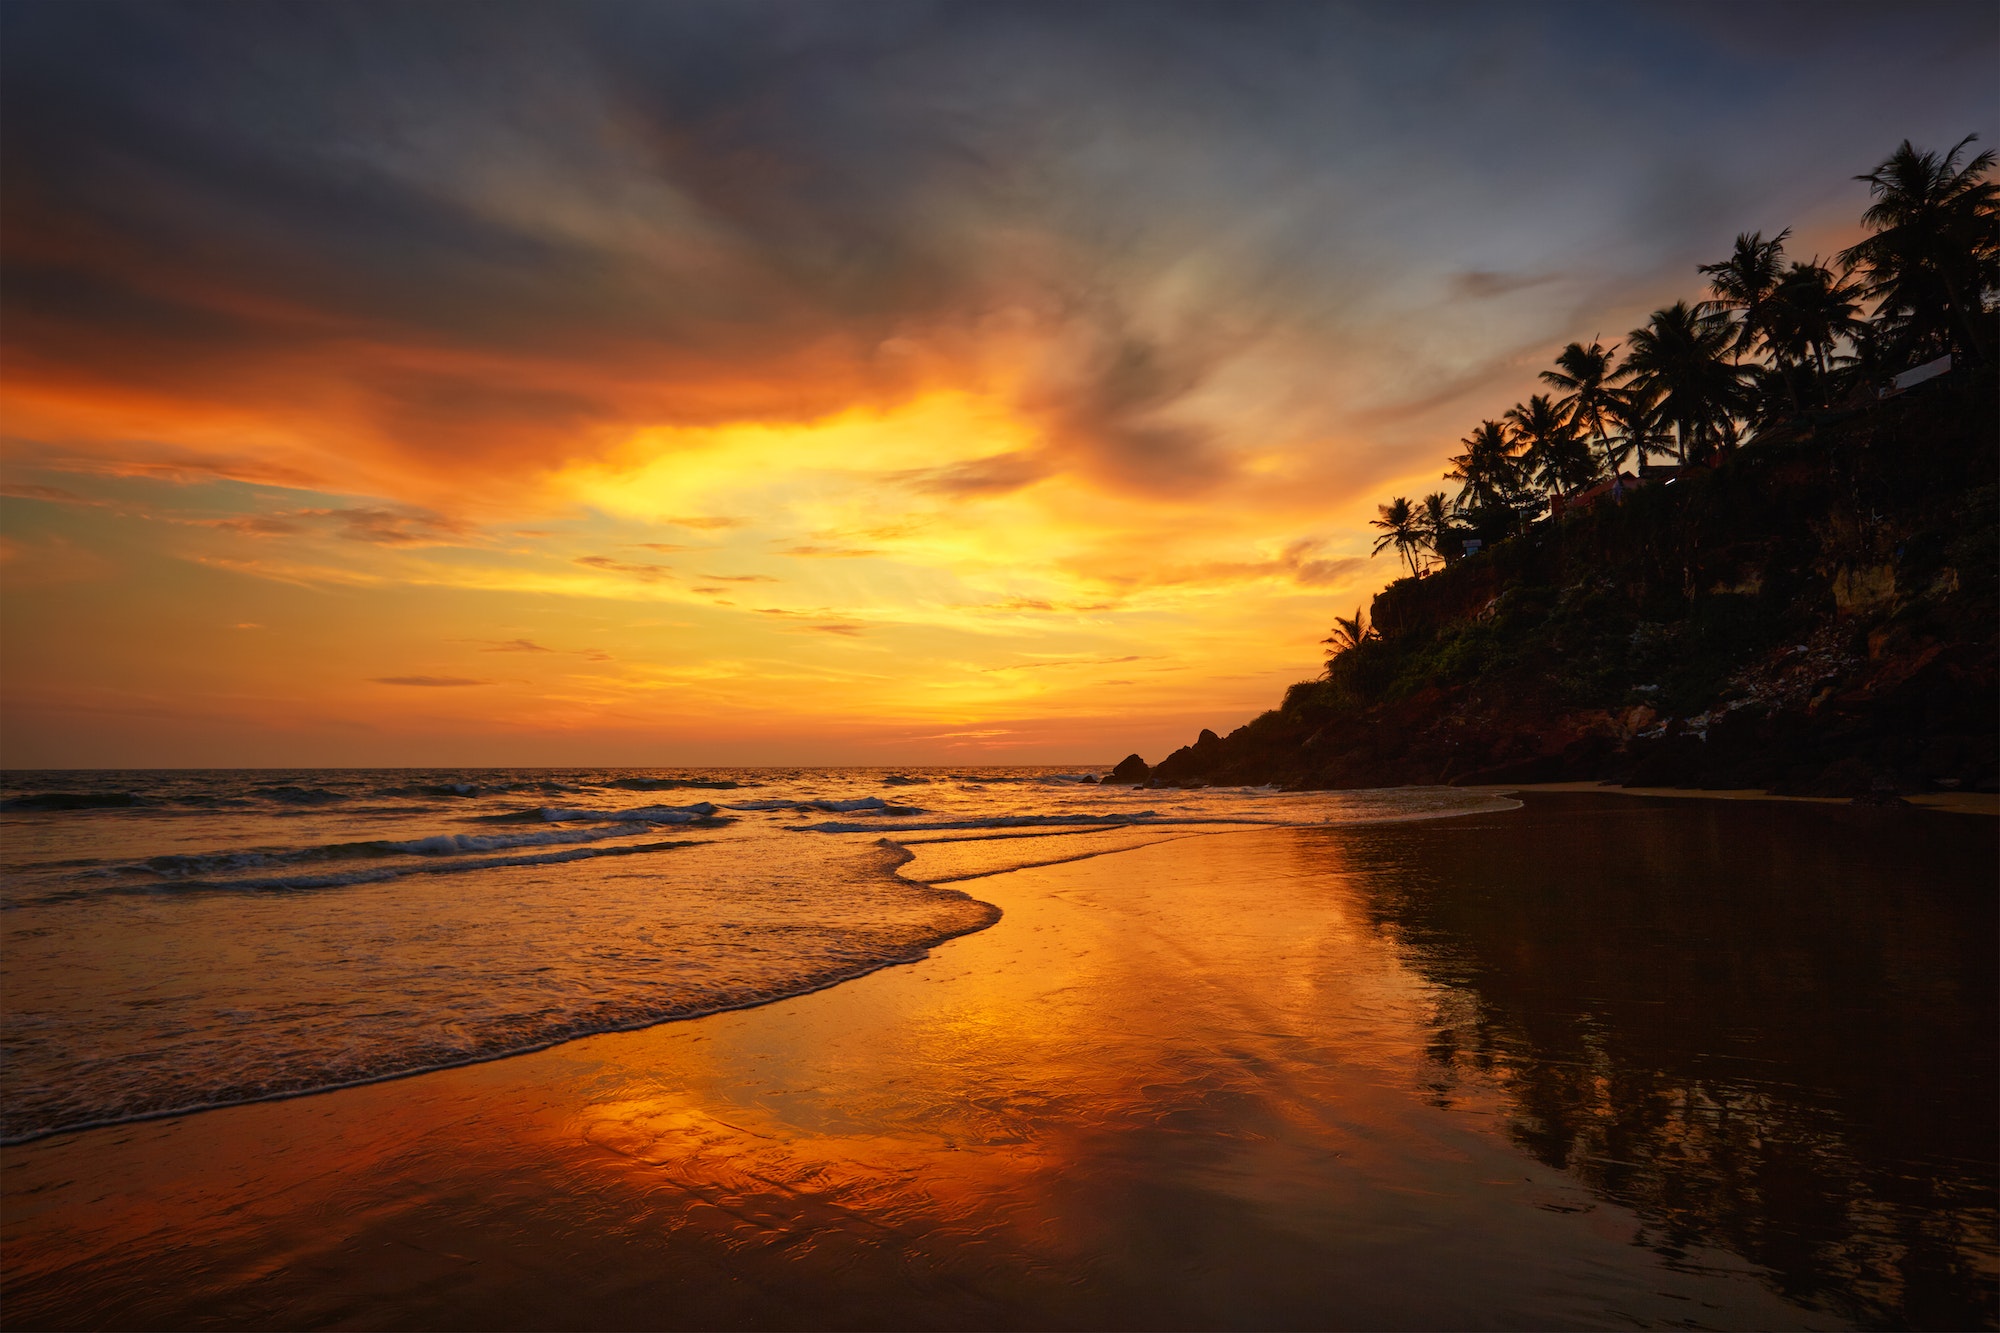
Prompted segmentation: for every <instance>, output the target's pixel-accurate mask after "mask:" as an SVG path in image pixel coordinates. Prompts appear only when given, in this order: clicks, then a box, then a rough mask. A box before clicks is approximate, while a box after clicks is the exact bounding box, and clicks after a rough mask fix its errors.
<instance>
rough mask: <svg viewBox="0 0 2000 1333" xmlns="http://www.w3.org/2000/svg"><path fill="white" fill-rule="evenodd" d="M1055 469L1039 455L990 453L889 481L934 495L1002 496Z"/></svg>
mask: <svg viewBox="0 0 2000 1333" xmlns="http://www.w3.org/2000/svg"><path fill="white" fill-rule="evenodd" d="M1054 470H1055V469H1054V467H1053V466H1052V465H1051V464H1050V462H1049V461H1048V460H1046V459H1044V458H1042V457H1040V456H1038V455H1035V454H1030V453H1018V452H1017V453H1005V454H989V455H988V456H987V457H985V458H974V459H970V460H968V461H967V462H963V463H954V464H951V465H949V466H947V467H938V468H919V469H915V470H912V471H906V472H897V473H892V474H891V475H890V476H889V477H888V480H890V481H899V482H902V483H903V484H904V485H906V486H909V487H911V488H912V489H914V490H919V491H924V492H927V493H929V494H932V495H952V496H966V495H1002V494H1005V493H1007V492H1009V491H1018V490H1020V489H1021V488H1022V487H1024V486H1032V485H1033V484H1034V483H1036V482H1038V481H1040V480H1041V479H1042V478H1044V477H1046V476H1048V475H1049V474H1050V473H1051V472H1053V471H1054Z"/></svg>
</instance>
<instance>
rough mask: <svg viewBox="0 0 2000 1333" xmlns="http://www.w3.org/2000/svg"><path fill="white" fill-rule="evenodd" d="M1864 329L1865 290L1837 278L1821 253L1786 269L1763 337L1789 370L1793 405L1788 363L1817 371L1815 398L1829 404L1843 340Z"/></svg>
mask: <svg viewBox="0 0 2000 1333" xmlns="http://www.w3.org/2000/svg"><path fill="white" fill-rule="evenodd" d="M1861 328H1862V320H1861V292H1860V290H1859V289H1858V288H1857V287H1856V286H1855V285H1854V284H1853V283H1849V282H1844V281H1842V280H1841V279H1840V278H1838V277H1836V276H1835V275H1834V274H1833V272H1832V270H1830V269H1828V268H1827V267H1826V266H1825V265H1823V264H1821V263H1820V262H1819V260H1818V259H1817V258H1815V259H1814V260H1813V261H1812V262H1811V263H1810V264H1799V263H1794V264H1793V265H1792V266H1791V268H1790V269H1789V270H1787V271H1786V273H1785V275H1784V277H1783V278H1782V279H1780V280H1779V282H1778V288H1777V290H1776V291H1775V292H1774V293H1773V294H1772V296H1771V301H1770V308H1769V313H1768V316H1767V319H1766V327H1765V331H1764V342H1765V345H1766V346H1767V347H1768V348H1769V349H1770V351H1771V359H1772V361H1773V362H1774V363H1776V364H1777V366H1778V368H1779V369H1780V370H1782V371H1784V372H1785V376H1786V383H1787V386H1788V387H1789V388H1791V391H1792V396H1793V406H1794V407H1796V406H1798V402H1797V397H1798V395H1797V388H1796V384H1795V382H1794V377H1793V376H1792V375H1791V373H1790V368H1791V367H1792V366H1795V365H1799V364H1801V363H1808V364H1810V365H1811V366H1812V367H1813V368H1814V369H1815V370H1816V372H1817V373H1816V374H1815V375H1814V377H1813V382H1814V385H1815V387H1816V392H1815V394H1814V397H1815V398H1816V399H1817V401H1819V402H1820V403H1825V402H1826V401H1827V397H1828V394H1827V386H1828V383H1829V380H1830V377H1831V375H1832V369H1833V360H1834V357H1835V356H1836V355H1837V354H1838V351H1839V347H1840V344H1841V342H1842V341H1843V340H1849V341H1851V340H1853V339H1854V338H1856V337H1858V336H1860V331H1861Z"/></svg>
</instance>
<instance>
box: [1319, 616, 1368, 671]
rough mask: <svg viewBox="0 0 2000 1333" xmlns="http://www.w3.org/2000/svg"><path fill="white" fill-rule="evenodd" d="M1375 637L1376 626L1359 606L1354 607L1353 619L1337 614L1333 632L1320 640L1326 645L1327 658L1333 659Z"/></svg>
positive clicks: (1334, 619)
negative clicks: (1370, 623)
mask: <svg viewBox="0 0 2000 1333" xmlns="http://www.w3.org/2000/svg"><path fill="white" fill-rule="evenodd" d="M1374 637H1375V630H1374V627H1373V626H1371V625H1369V623H1368V617H1367V616H1366V614H1365V613H1363V611H1362V610H1361V608H1360V607H1358V606H1357V607H1355V608H1354V616H1353V618H1352V619H1349V618H1348V617H1346V616H1335V617H1334V618H1333V633H1331V634H1329V635H1327V636H1326V637H1325V638H1324V639H1321V640H1320V642H1321V643H1322V644H1324V645H1325V647H1326V655H1327V658H1328V660H1329V661H1331V660H1332V659H1333V658H1336V657H1338V656H1340V655H1341V654H1342V653H1344V652H1348V651H1349V650H1351V649H1354V648H1359V647H1360V646H1361V645H1362V644H1364V643H1366V642H1367V641H1368V640H1370V639H1372V638H1374Z"/></svg>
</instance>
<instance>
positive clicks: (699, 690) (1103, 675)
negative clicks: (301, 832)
mask: <svg viewBox="0 0 2000 1333" xmlns="http://www.w3.org/2000/svg"><path fill="white" fill-rule="evenodd" d="M1996 57H2000V11H1996V10H1995V9H1994V8H1993V6H1992V5H1991V4H1990V3H1988V2H1987V0H1978V2H1977V3H1971V4H1899V5H1896V6H1887V5H1875V4H1868V5H1855V6H1841V5H1831V4H1803V3H1799V4H1789V3H1777V2H1775V0H1772V2H1769V3H1762V4H1757V3H1750V4H1729V5H1714V6H1707V5H1691V4H1682V5H1646V4H1636V3H1635V4H1547V5H1537V4H1531V3H1514V4H1506V5H1499V4H1464V5H1455V4H1453V5H1447V4H1429V5H1427V4H1409V3H1395V4H1391V3H1370V4H1311V3H1282V4H1263V3H1255V2H1254V0H1232V3H1227V4H1214V5H1181V4H1171V3H1165V2H1164V0H1153V2H1151V3H1145V4H1117V3H1110V2H1108V0H1107V2H1105V3H1092V4H1085V5H1077V4H1048V5H1042V4H1032V3H997V2H989V3H903V2H902V0H865V2H864V0H809V2H806V3H762V2H759V0H728V2H727V3H715V4H708V3H604V4H593V3H578V2H573V0H572V2H567V3H562V4H556V3H541V4H522V5H515V4H507V3H501V2H499V0H481V2H480V3H465V4H460V3H436V2H433V0H419V2H416V3H393V4H376V3H369V2H367V0H339V2H338V3H326V2H324V0H321V2H315V0H296V2H295V3H287V4H282V5H271V4H263V3H248V4H239V3H200V2H197V3H185V4H174V3H168V2H167V0H146V3H141V4H132V5H107V4H97V3H91V2H90V0H37V2H35V3H21V2H19V0H14V2H11V3H5V4H0V492H3V493H4V498H0V592H3V593H4V600H0V763H4V764H5V765H6V766H8V767H14V768H39V767H209V766H275V767H289V766H299V767H305V766H347V765H355V766H373V765H396V766H457V765H476V764H493V765H516V764H519V765H575V764H629V765H704V764H826V763H840V764H880V765H891V766H900V765H917V764H945V765H970V764H992V763H1110V762H1114V761H1116V760H1117V759H1118V758H1120V757H1122V756H1123V755H1124V754H1126V753H1128V752H1132V751H1138V752H1140V753H1142V754H1143V755H1145V757H1146V758H1148V759H1149V760H1155V761H1157V760H1158V759H1159V758H1160V757H1162V756H1163V755H1164V754H1165V753H1166V752H1167V751H1168V750H1170V749H1172V748H1174V747H1176V746H1179V745H1182V744H1186V743H1188V742H1189V741H1191V740H1192V739H1193V736H1194V734H1195V732H1196V731H1197V730H1198V729H1200V728H1202V727H1213V728H1215V729H1216V730H1218V731H1227V730H1229V729H1230V728H1231V727H1234V726H1236V725H1239V724H1241V723H1242V722H1244V721H1247V720H1248V719H1249V718H1251V717H1253V716H1255V715H1256V714H1257V713H1259V712H1261V711H1263V710H1264V709H1266V708H1269V707H1273V706H1275V705H1276V704H1277V702H1278V701H1279V699H1280V697H1281V696H1282V694H1283V691H1284V689H1285V687H1286V686H1287V685H1288V684H1290V683H1292V682H1294V681H1297V680H1302V679H1307V678H1310V677H1311V676H1313V675H1314V674H1316V673H1317V671H1318V670H1319V669H1320V665H1321V661H1322V658H1321V653H1322V650H1321V647H1320V640H1321V639H1322V638H1323V637H1324V636H1325V635H1326V633H1327V631H1328V628H1329V626H1330V625H1331V623H1332V619H1333V617H1334V616H1335V615H1336V614H1339V615H1346V614H1350V613H1352V612H1353V611H1354V609H1355V608H1356V607H1358V606H1365V605H1366V604H1367V602H1368V600H1369V599H1370V598H1371V597H1372V596H1373V595H1374V593H1375V592H1376V591H1377V590H1379V589H1380V588H1381V587H1382V586H1383V585H1384V584H1386V583H1387V582H1388V581H1389V580H1390V579H1392V578H1393V577H1394V576H1395V574H1396V570H1395V567H1394V566H1393V564H1392V562H1391V558H1390V557H1389V556H1383V557H1380V558H1371V557H1370V555H1369V547H1370V544H1371V542H1370V538H1371V536H1372V535H1373V534H1372V533H1371V531H1370V530H1369V529H1368V527H1367V520H1368V519H1369V518H1371V517H1373V515H1374V512H1375V506H1376V505H1377V504H1379V503H1381V502H1382V501H1383V500H1385V499H1387V498H1388V497H1389V496H1390V495H1392V494H1408V495H1411V496H1419V495H1421V494H1423V493H1426V492H1428V491H1432V490H1438V489H1443V488H1444V485H1443V483H1442V482H1441V481H1440V474H1441V473H1442V472H1443V471H1444V469H1445V466H1446V465H1445V463H1444V461H1443V460H1444V459H1445V458H1446V457H1447V456H1448V455H1449V454H1451V453H1454V452H1456V451H1457V450H1456V442H1457V441H1458V439H1459V438H1460V437H1461V436H1463V435H1464V434H1466V433H1467V432H1468V431H1470V430H1471V429H1472V428H1473V427H1474V426H1475V425H1476V424H1477V423H1478V422H1479V421H1480V420H1481V419H1482V418H1485V417H1493V416H1498V415H1499V414H1500V413H1501V412H1503V411H1504V410H1505V409H1506V408H1507V407H1508V406H1509V405H1511V404H1512V403H1514V402H1515V401H1517V400H1519V399H1521V398H1523V397H1525V396H1526V395H1527V394H1528V393H1530V392H1532V391H1534V390H1535V389H1536V388H1537V387H1538V386H1537V384H1536V382H1535V375H1536V372H1537V371H1538V370H1540V369H1542V368H1543V367H1545V366H1547V365H1548V364H1549V363H1550V359H1551V358H1552V356H1553V355H1554V353H1555V352H1556V351H1557V350H1558V349H1559V348H1560V347H1561V346H1562V345H1563V344H1564V343H1566V342H1568V341H1570V340H1571V339H1577V338H1581V339H1585V340H1588V339H1589V338H1590V337H1592V336H1602V337H1603V338H1604V339H1605V341H1606V342H1613V341H1619V340H1622V338H1623V334H1624V331H1625V330H1627V329H1630V328H1632V327H1634V326H1635V325H1637V324H1640V323H1642V322H1643V321H1644V319H1645V316H1646V313H1647V312H1648V311H1650V310H1652V309H1655V308H1657V307H1659V306H1662V305H1665V304H1668V303H1670V302H1672V301H1673V300H1676V299H1679V298H1682V297H1689V298H1692V297H1695V296H1698V295H1700V294H1701V286H1700V284H1701V279H1700V278H1699V277H1698V275H1696V273H1695V272H1694V269H1695V266H1696V265H1697V264H1700V263H1703V262H1709V261H1712V260H1715V259H1719V258H1722V257H1723V256H1725V255H1726V254H1727V253H1728V251H1729V248H1730V245H1731V242H1732V240H1733V238H1734V237H1735V235H1736V234H1737V233H1738V232H1742V231H1750V230H1762V231H1763V232H1765V234H1767V235H1768V234H1771V233H1773V232H1775V231H1777V230H1778V229H1779V228H1782V227H1787V226H1789V227H1791V228H1792V229H1793V239H1792V242H1791V250H1792V253H1793V254H1794V255H1795V256H1796V257H1800V258H1805V257H1810V256H1811V255H1813V254H1815V253H1816V254H1819V255H1822V256H1830V255H1831V254H1832V253H1833V252H1834V251H1835V250H1837V249H1839V248H1840V247H1841V246H1843V245H1845V244H1848V243H1850V242H1851V241H1852V240H1853V239H1855V238H1856V237H1857V236H1858V234H1859V233H1858V231H1857V230H1856V228H1857V225H1858V218H1859V214H1860V212H1861V210H1862V209H1863V208H1864V207H1865V206H1866V202H1867V188H1866V186H1865V185H1863V184H1860V183H1857V182H1856V181H1855V180H1854V179H1853V177H1854V176H1855V175H1856V174H1858V173H1864V172H1866V171H1868V170H1870V169H1871V168H1873V167H1874V166H1875V164H1876V163H1878V162H1880V161H1881V160H1882V158H1884V157H1885V156H1887V155H1888V153H1889V152H1891V151H1892V150H1893V149H1894V148H1895V147H1896V145H1897V143H1898V142H1900V141H1901V140H1902V139H1904V138H1910V139H1912V140H1914V141H1915V142H1916V143H1917V144H1918V146H1920V147H1947V146H1949V145H1950V144H1952V143H1955V142H1957V141H1958V140H1959V139H1960V138H1962V137H1963V136H1964V135H1966V134H1969V133H1978V134H1979V135H1980V136H1981V140H1982V142H1985V143H1993V142H1995V134H1996V132H2000V114H1996V112H2000V106H1996V93H1995V87H1996V85H1995V81H1994V79H1993V71H1994V69H1995V68H2000V59H1996Z"/></svg>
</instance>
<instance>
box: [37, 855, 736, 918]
mask: <svg viewBox="0 0 2000 1333" xmlns="http://www.w3.org/2000/svg"><path fill="white" fill-rule="evenodd" d="M697 845H698V844H697V843H696V842H693V841H689V840H683V841H678V842H644V843H638V844H635V845H630V846H626V845H621V846H617V847H573V848H570V849H568V850H566V851H560V852H538V853H533V854H530V855H524V856H482V857H468V858H466V859H463V860H457V861H433V862H417V863H415V864H410V865H393V866H377V867H374V868H372V869H368V870H345V871H329V872H327V873H325V874H319V875H262V876H244V877H238V878H234V879H163V880H158V881H154V882H151V883H139V884H134V883H123V884H107V885H102V886H98V887H93V888H84V889H68V890H63V891H60V892H57V893H50V894H44V895H42V896H40V897H34V898H23V899H21V900H19V901H18V902H15V903H11V904H9V906H13V907H33V906H46V905H50V904H54V903H63V902H73V901H75V900H77V899H80V898H93V897H98V896H100V895H104V894H128V895H145V894H174V895H180V894H196V893H283V892H286V891H298V890H310V889H344V888H351V887H353V886H355V885H357V884H381V883H386V882H387V881H389V880H393V879H403V878H405V877H407V876H411V875H458V874H464V873H466V872H468V871H474V870H494V869H499V868H502V867H506V866H542V865H560V864H562V863H564V862H567V861H588V860H593V859H595V858H597V857H604V856H638V855H642V854H644V853H647V852H664V851H671V850H672V849H674V848H676V847H693V846H697ZM252 864H254V863H252Z"/></svg>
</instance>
